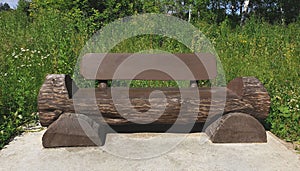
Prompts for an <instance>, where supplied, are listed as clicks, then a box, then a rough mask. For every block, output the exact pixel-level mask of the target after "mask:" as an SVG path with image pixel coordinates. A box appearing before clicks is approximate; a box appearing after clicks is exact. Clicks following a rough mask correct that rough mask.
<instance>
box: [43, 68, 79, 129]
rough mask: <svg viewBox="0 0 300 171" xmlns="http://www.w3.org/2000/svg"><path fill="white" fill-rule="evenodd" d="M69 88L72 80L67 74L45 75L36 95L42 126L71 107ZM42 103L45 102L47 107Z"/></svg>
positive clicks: (48, 123) (47, 124)
mask: <svg viewBox="0 0 300 171" xmlns="http://www.w3.org/2000/svg"><path fill="white" fill-rule="evenodd" d="M73 87H74V86H73ZM70 88H72V80H71V78H70V77H69V76H66V75H64V74H50V75H47V76H46V79H45V81H44V83H43V85H42V87H41V89H40V92H39V95H38V113H39V120H40V123H41V125H42V126H49V125H50V124H51V123H52V122H54V121H55V120H56V119H57V118H58V117H59V116H60V115H61V114H62V113H63V112H65V111H69V110H70V108H73V102H72V100H70V99H71V97H72V89H70ZM44 104H47V108H45V107H44Z"/></svg>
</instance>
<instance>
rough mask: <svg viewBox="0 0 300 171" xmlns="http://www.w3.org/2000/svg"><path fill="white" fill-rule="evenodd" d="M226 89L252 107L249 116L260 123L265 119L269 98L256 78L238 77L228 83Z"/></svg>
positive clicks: (268, 108) (269, 102) (268, 107)
mask: <svg viewBox="0 0 300 171" xmlns="http://www.w3.org/2000/svg"><path fill="white" fill-rule="evenodd" d="M227 88H228V89H230V90H231V91H233V92H234V93H236V94H237V95H238V96H239V97H241V99H242V100H243V101H245V102H247V103H249V104H251V105H252V106H253V108H254V110H253V111H252V112H251V113H249V114H251V115H252V116H254V117H255V118H257V119H259V121H261V122H263V121H264V120H265V119H266V118H267V116H268V114H269V111H270V105H271V98H270V96H269V93H268V92H267V90H266V88H265V87H264V85H263V84H262V83H261V82H260V81H259V80H258V79H257V78H255V77H238V78H235V79H233V80H232V81H230V82H229V83H228V85H227Z"/></svg>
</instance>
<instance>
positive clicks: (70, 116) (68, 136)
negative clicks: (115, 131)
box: [42, 113, 106, 148]
mask: <svg viewBox="0 0 300 171" xmlns="http://www.w3.org/2000/svg"><path fill="white" fill-rule="evenodd" d="M105 138H106V131H105V127H104V126H102V125H101V124H98V123H96V122H94V121H93V120H92V119H90V118H89V117H87V116H85V115H81V114H75V113H64V114H62V115H61V116H60V117H59V118H58V119H57V120H56V121H55V122H53V124H51V125H50V126H49V127H48V129H47V131H46V132H45V133H44V135H43V138H42V143H43V146H44V147H46V148H49V147H77V146H96V145H98V146H102V145H104V143H105Z"/></svg>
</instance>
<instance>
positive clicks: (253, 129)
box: [205, 113, 267, 143]
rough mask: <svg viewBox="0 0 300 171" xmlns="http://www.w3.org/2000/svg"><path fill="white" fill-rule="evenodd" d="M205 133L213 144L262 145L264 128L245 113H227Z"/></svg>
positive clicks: (264, 134) (265, 137)
mask: <svg viewBox="0 0 300 171" xmlns="http://www.w3.org/2000/svg"><path fill="white" fill-rule="evenodd" d="M205 133H206V134H207V135H208V136H209V137H210V140H211V141H212V142H213V143H264V142H267V135H266V131H265V129H264V127H263V126H262V125H261V124H260V122H259V121H258V120H257V119H255V118H254V117H252V116H250V115H248V114H245V113H229V114H227V115H224V116H222V117H220V118H218V119H217V120H216V121H214V122H213V123H212V124H210V125H209V126H208V127H207V128H206V130H205Z"/></svg>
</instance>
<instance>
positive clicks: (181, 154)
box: [0, 131, 300, 171]
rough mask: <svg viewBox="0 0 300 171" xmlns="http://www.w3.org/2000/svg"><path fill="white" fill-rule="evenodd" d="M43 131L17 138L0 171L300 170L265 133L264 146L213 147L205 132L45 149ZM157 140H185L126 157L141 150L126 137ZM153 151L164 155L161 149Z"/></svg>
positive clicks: (111, 137)
mask: <svg viewBox="0 0 300 171" xmlns="http://www.w3.org/2000/svg"><path fill="white" fill-rule="evenodd" d="M44 132H45V131H40V132H32V133H24V134H23V135H22V136H19V137H16V138H15V139H14V140H13V141H12V142H11V143H10V144H9V145H7V146H6V147H5V148H4V149H3V150H1V151H0V166H1V167H0V170H22V171H23V170H39V171H41V170H56V171H59V170H72V171H73V170H272V171H273V170H285V171H286V170H300V159H299V157H300V155H298V154H296V153H295V152H294V151H292V150H291V149H288V148H287V147H286V146H284V145H283V143H282V142H281V140H279V139H278V138H276V137H275V136H274V135H273V134H271V133H270V132H267V138H268V142H267V143H243V144H213V143H211V142H210V141H209V140H208V137H207V136H206V134H204V133H191V134H167V133H165V134H164V133H163V134H160V133H159V134H158V133H134V134H107V141H106V144H105V145H104V146H103V147H67V148H50V149H47V148H43V146H42V135H43V133H44ZM186 135H187V136H186ZM156 136H160V137H161V140H167V141H170V142H172V141H174V140H176V141H177V138H178V137H181V138H182V137H184V136H186V138H185V139H184V140H183V141H182V142H181V143H180V144H178V145H177V146H174V147H173V148H170V150H169V151H166V152H165V153H161V154H158V155H157V156H153V157H152V158H148V159H142V158H141V159H139V160H136V159H132V158H130V156H134V154H143V153H144V151H141V150H142V149H143V148H142V147H138V146H135V147H134V146H131V144H130V143H131V141H128V140H129V139H131V140H132V139H134V140H136V141H137V142H141V143H139V144H140V145H141V146H142V145H143V142H144V141H147V140H149V139H153V137H156ZM158 141H159V139H158ZM157 143H159V142H157ZM111 149H114V150H115V151H112V150H111ZM145 150H147V149H145ZM153 150H156V151H157V152H163V149H153ZM153 150H152V151H153ZM116 152H120V153H119V154H121V153H122V154H127V155H128V156H129V157H127V158H126V157H125V158H124V156H123V157H122V155H116Z"/></svg>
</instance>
